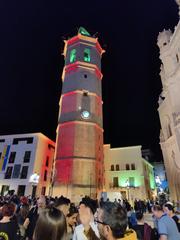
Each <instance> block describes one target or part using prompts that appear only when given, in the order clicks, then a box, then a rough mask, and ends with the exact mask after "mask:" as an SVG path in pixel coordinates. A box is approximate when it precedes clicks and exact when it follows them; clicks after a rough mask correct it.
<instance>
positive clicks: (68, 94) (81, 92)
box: [60, 90, 103, 104]
mask: <svg viewBox="0 0 180 240" xmlns="http://www.w3.org/2000/svg"><path fill="white" fill-rule="evenodd" d="M77 93H80V94H83V93H84V91H83V90H75V91H72V92H68V93H64V94H62V95H61V98H62V97H65V96H70V95H73V94H77ZM88 95H89V96H94V97H96V98H97V99H98V100H99V101H100V102H101V103H102V104H103V101H102V98H101V97H100V96H98V95H97V94H96V93H91V92H88ZM60 101H61V99H60Z"/></svg>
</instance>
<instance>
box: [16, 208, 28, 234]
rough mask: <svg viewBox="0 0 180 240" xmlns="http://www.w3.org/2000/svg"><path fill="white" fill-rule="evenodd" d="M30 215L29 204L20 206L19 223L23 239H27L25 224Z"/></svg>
mask: <svg viewBox="0 0 180 240" xmlns="http://www.w3.org/2000/svg"><path fill="white" fill-rule="evenodd" d="M28 214H29V204H27V203H23V204H22V205H21V206H20V208H19V211H18V213H17V222H18V225H19V229H20V233H21V236H22V237H25V231H26V229H25V228H24V222H25V220H26V218H27V216H28Z"/></svg>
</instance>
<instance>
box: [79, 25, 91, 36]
mask: <svg viewBox="0 0 180 240" xmlns="http://www.w3.org/2000/svg"><path fill="white" fill-rule="evenodd" d="M78 33H80V34H82V35H84V36H91V34H90V33H89V32H88V31H87V30H86V29H85V28H83V27H80V28H79V30H78Z"/></svg>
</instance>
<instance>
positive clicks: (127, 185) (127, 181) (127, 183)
mask: <svg viewBox="0 0 180 240" xmlns="http://www.w3.org/2000/svg"><path fill="white" fill-rule="evenodd" d="M125 183H126V188H127V193H128V201H129V179H127V180H126V182H125Z"/></svg>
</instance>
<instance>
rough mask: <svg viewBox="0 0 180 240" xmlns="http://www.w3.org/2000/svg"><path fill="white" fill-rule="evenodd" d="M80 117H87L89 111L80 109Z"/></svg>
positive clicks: (88, 116)
mask: <svg viewBox="0 0 180 240" xmlns="http://www.w3.org/2000/svg"><path fill="white" fill-rule="evenodd" d="M81 117H82V118H83V119H89V118H90V112H88V111H87V110H84V111H82V113H81Z"/></svg>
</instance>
